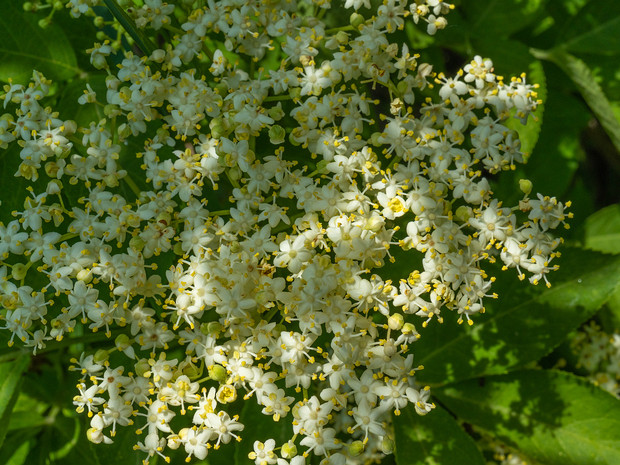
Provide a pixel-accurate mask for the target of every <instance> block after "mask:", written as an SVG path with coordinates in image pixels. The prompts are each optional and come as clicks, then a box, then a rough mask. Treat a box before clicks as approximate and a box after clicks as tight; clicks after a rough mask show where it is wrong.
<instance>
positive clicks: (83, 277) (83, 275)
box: [76, 268, 93, 284]
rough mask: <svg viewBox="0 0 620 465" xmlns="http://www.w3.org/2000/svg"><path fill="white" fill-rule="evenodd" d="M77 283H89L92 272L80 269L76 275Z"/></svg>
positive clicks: (91, 278)
mask: <svg viewBox="0 0 620 465" xmlns="http://www.w3.org/2000/svg"><path fill="white" fill-rule="evenodd" d="M76 277H77V279H78V281H83V282H84V283H85V284H88V283H90V282H91V281H92V280H93V272H92V271H91V270H89V269H88V268H82V269H81V270H80V271H78V273H77V276H76Z"/></svg>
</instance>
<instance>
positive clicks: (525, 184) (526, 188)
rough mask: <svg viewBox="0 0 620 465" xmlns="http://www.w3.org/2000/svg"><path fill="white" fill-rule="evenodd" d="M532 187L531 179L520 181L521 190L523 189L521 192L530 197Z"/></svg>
mask: <svg viewBox="0 0 620 465" xmlns="http://www.w3.org/2000/svg"><path fill="white" fill-rule="evenodd" d="M532 187H533V185H532V181H530V180H529V179H519V189H521V192H523V193H524V194H525V195H530V193H531V192H532Z"/></svg>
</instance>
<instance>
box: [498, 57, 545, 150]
mask: <svg viewBox="0 0 620 465" xmlns="http://www.w3.org/2000/svg"><path fill="white" fill-rule="evenodd" d="M527 74H528V75H527V81H528V82H530V83H535V84H538V90H537V93H538V98H539V99H540V100H541V101H542V102H543V103H542V104H541V105H538V108H536V111H535V112H534V113H533V114H532V115H531V117H530V118H529V119H528V121H527V124H521V122H520V121H519V120H517V119H514V118H513V119H510V120H509V121H507V123H506V125H507V126H508V127H509V128H511V129H514V130H515V131H517V132H518V133H519V140H521V152H523V153H524V154H525V155H526V156H528V155H530V154H531V153H532V151H533V150H534V147H535V146H536V142H538V136H539V135H540V130H541V128H542V124H543V113H544V110H545V105H544V102H545V101H546V100H547V79H546V78H545V70H544V69H543V65H542V63H541V62H540V61H538V60H535V61H533V62H532V63H530V66H529V69H528V73H527Z"/></svg>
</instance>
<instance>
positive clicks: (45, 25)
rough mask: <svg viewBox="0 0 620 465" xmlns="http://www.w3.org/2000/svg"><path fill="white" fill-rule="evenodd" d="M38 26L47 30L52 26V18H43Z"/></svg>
mask: <svg viewBox="0 0 620 465" xmlns="http://www.w3.org/2000/svg"><path fill="white" fill-rule="evenodd" d="M38 24H39V27H40V28H41V29H47V28H48V27H49V26H50V24H52V20H51V19H50V18H42V19H40V20H39V23H38Z"/></svg>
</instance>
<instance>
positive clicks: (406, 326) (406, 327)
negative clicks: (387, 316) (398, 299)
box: [401, 323, 417, 334]
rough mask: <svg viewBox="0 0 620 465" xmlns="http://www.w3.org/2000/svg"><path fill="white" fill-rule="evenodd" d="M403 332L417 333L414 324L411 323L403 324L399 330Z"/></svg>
mask: <svg viewBox="0 0 620 465" xmlns="http://www.w3.org/2000/svg"><path fill="white" fill-rule="evenodd" d="M401 332H402V333H403V334H417V331H416V329H415V326H414V325H413V324H411V323H405V324H403V328H402V331H401Z"/></svg>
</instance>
